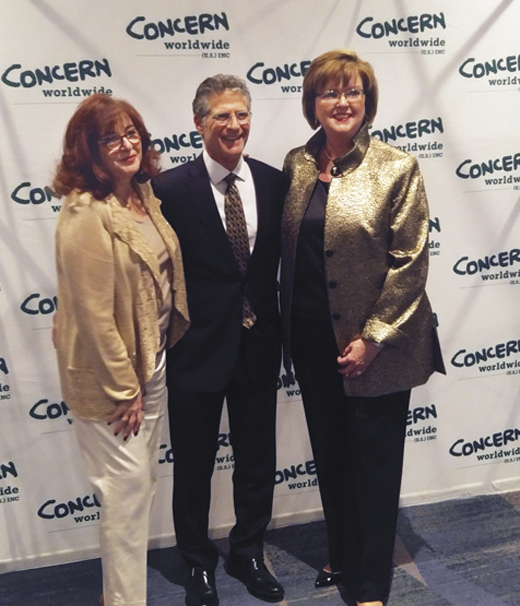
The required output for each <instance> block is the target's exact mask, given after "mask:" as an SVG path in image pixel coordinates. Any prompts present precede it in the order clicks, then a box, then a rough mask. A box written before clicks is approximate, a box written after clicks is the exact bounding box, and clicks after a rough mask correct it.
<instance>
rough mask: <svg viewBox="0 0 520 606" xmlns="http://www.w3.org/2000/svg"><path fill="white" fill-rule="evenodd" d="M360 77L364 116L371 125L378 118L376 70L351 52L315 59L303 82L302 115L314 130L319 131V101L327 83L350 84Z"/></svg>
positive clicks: (335, 52)
mask: <svg viewBox="0 0 520 606" xmlns="http://www.w3.org/2000/svg"><path fill="white" fill-rule="evenodd" d="M358 74H359V75H360V77H361V80H362V81H363V90H364V92H365V115H366V119H367V122H368V124H371V123H372V122H373V121H374V118H375V117H376V112H377V101H378V98H379V91H378V88H377V80H376V76H375V74H374V70H373V68H372V66H371V65H370V63H367V62H366V61H362V60H361V59H360V58H359V57H358V56H357V54H356V53H355V52H354V51H353V50H350V49H349V48H342V49H338V50H332V51H328V52H326V53H323V54H322V55H320V56H319V57H316V59H314V61H313V62H312V63H311V64H310V66H309V69H308V70H307V73H306V74H305V76H304V78H303V97H302V105H303V115H304V116H305V118H306V119H307V122H308V123H309V124H310V125H311V128H318V126H319V122H318V120H317V119H316V97H317V96H318V95H319V94H321V93H322V92H324V90H323V89H324V87H325V86H327V83H329V82H331V81H333V82H334V81H335V82H337V83H338V84H339V83H340V82H348V81H349V80H350V79H351V78H352V76H356V75H358Z"/></svg>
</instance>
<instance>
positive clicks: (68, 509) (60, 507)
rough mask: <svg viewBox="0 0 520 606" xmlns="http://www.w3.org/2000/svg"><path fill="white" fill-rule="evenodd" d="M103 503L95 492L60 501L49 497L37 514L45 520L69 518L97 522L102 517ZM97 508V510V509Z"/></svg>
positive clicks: (81, 521) (75, 520) (80, 521)
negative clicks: (100, 509) (101, 508)
mask: <svg viewBox="0 0 520 606" xmlns="http://www.w3.org/2000/svg"><path fill="white" fill-rule="evenodd" d="M100 507H101V503H100V502H99V501H98V498H97V497H96V495H95V494H92V495H90V494H88V495H85V496H83V497H75V498H73V499H70V500H67V501H62V502H58V501H57V500H56V499H48V500H47V501H45V503H42V504H41V505H40V507H39V508H38V511H37V515H38V517H39V518H42V519H43V520H56V519H58V520H63V519H64V518H69V519H72V520H74V522H75V523H76V524H81V523H84V522H97V521H98V520H99V518H100V511H99V508H100ZM96 510H97V511H96Z"/></svg>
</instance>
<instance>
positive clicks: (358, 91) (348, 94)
mask: <svg viewBox="0 0 520 606" xmlns="http://www.w3.org/2000/svg"><path fill="white" fill-rule="evenodd" d="M364 94H365V91H364V90H363V89H362V88H349V89H348V90H347V91H344V92H341V93H340V92H339V91H337V90H326V91H325V92H324V93H320V94H319V95H316V96H317V97H318V98H319V99H321V100H322V101H326V102H327V103H337V102H338V101H339V100H340V99H341V97H345V99H346V100H347V101H348V102H349V103H356V101H360V100H361V97H362V96H363V95H364Z"/></svg>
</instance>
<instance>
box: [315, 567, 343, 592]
mask: <svg viewBox="0 0 520 606" xmlns="http://www.w3.org/2000/svg"><path fill="white" fill-rule="evenodd" d="M340 582H341V572H328V571H327V570H323V568H322V569H321V570H320V571H319V572H318V576H317V577H316V581H315V582H314V587H316V588H317V589H318V588H319V587H330V586H331V585H337V584H338V583H340Z"/></svg>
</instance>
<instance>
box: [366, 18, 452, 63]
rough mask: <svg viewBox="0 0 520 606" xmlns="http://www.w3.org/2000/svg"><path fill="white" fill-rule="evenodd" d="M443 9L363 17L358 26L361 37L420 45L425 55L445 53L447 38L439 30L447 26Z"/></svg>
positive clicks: (393, 44) (403, 45)
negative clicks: (383, 16) (385, 18)
mask: <svg viewBox="0 0 520 606" xmlns="http://www.w3.org/2000/svg"><path fill="white" fill-rule="evenodd" d="M446 27H447V25H446V17H445V15H444V13H442V12H439V13H421V14H420V15H408V16H399V17H393V18H390V19H388V20H380V19H379V18H377V17H373V16H367V17H364V18H363V19H362V20H361V21H360V22H359V23H358V24H357V26H356V33H357V35H358V36H360V37H361V38H365V39H373V40H384V41H385V42H386V43H387V44H388V46H389V47H390V48H399V49H402V48H410V49H415V50H417V49H420V52H421V54H422V55H443V54H444V53H445V46H446V40H445V39H444V38H441V37H440V35H439V34H442V33H444V30H446Z"/></svg>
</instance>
